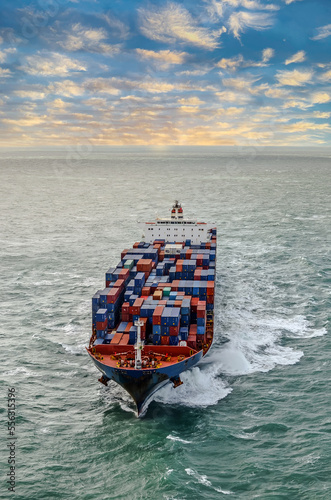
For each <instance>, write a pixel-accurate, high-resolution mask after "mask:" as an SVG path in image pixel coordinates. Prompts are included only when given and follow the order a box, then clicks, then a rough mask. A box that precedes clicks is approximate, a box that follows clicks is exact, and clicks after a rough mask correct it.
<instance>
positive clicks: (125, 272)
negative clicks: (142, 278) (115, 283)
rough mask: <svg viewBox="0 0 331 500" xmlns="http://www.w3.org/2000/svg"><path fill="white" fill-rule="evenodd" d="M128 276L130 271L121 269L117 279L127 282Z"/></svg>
mask: <svg viewBox="0 0 331 500" xmlns="http://www.w3.org/2000/svg"><path fill="white" fill-rule="evenodd" d="M129 276H130V269H121V271H120V273H119V275H118V277H119V279H122V280H127V279H128V278H129Z"/></svg>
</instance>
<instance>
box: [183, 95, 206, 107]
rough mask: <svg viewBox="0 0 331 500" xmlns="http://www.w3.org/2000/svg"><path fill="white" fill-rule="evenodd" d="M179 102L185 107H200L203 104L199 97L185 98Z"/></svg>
mask: <svg viewBox="0 0 331 500" xmlns="http://www.w3.org/2000/svg"><path fill="white" fill-rule="evenodd" d="M178 102H179V103H180V104H182V105H184V106H199V105H200V104H203V101H201V100H200V99H199V97H187V98H185V97H183V98H182V99H179V100H178Z"/></svg>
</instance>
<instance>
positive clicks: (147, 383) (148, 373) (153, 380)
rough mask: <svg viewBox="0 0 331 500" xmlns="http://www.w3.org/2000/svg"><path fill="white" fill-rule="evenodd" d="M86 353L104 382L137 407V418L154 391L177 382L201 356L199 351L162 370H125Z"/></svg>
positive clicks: (141, 413) (142, 412)
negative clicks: (118, 388)
mask: <svg viewBox="0 0 331 500" xmlns="http://www.w3.org/2000/svg"><path fill="white" fill-rule="evenodd" d="M88 353H89V355H90V357H91V359H92V360H93V362H94V364H95V366H96V367H97V369H98V370H99V371H100V372H101V373H102V375H103V376H104V377H105V380H107V381H108V380H113V381H114V382H116V383H117V384H119V385H120V386H122V387H123V388H124V389H125V390H126V391H127V392H128V393H129V394H130V395H131V397H132V399H133V400H134V402H135V404H136V406H137V412H138V416H142V415H143V414H144V410H145V408H146V404H147V402H148V400H150V398H151V397H152V396H153V394H155V392H156V391H158V390H159V389H161V388H162V387H163V386H164V385H166V384H167V383H169V382H170V381H172V380H178V378H179V376H180V374H181V373H182V372H184V371H186V370H188V369H190V368H192V367H193V366H195V365H196V364H197V363H199V361H200V360H201V358H202V356H203V351H199V352H197V353H196V354H194V355H193V356H191V357H189V358H188V359H185V360H183V361H181V362H178V363H176V364H173V365H170V366H167V367H164V368H157V369H150V370H146V369H144V370H132V369H129V370H126V369H123V368H114V367H111V366H109V365H107V364H105V363H102V361H99V360H97V359H96V358H95V357H94V356H93V355H92V354H91V353H90V352H89V351H88Z"/></svg>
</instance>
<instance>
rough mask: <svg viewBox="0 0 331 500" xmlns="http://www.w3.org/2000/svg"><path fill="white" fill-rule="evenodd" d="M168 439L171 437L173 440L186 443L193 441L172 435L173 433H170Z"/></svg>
mask: <svg viewBox="0 0 331 500" xmlns="http://www.w3.org/2000/svg"><path fill="white" fill-rule="evenodd" d="M167 439H170V440H171V441H179V442H180V443H184V444H190V443H192V441H186V440H185V439H181V438H180V437H178V436H172V435H171V434H169V436H167Z"/></svg>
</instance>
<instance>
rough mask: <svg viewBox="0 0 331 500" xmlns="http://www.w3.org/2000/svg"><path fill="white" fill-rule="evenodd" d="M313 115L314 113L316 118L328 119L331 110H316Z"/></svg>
mask: <svg viewBox="0 0 331 500" xmlns="http://www.w3.org/2000/svg"><path fill="white" fill-rule="evenodd" d="M313 115H314V117H315V118H322V119H324V120H326V119H327V118H330V116H331V112H330V113H328V112H326V111H325V112H321V111H314V113H313Z"/></svg>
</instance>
